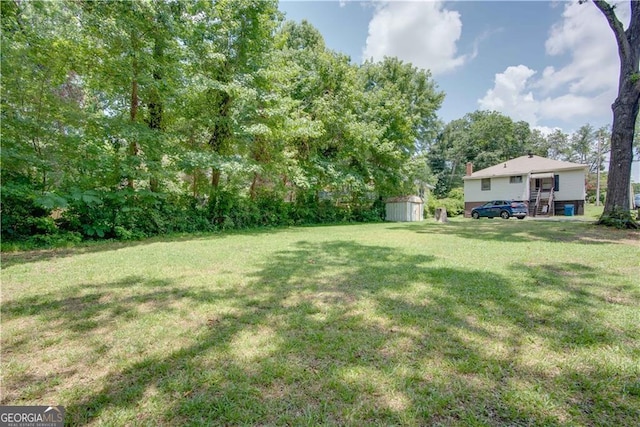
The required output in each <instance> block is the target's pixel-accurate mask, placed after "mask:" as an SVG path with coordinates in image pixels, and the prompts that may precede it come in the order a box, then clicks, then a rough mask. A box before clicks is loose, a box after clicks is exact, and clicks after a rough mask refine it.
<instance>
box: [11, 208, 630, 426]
mask: <svg viewBox="0 0 640 427" xmlns="http://www.w3.org/2000/svg"><path fill="white" fill-rule="evenodd" d="M587 219H588V218H587ZM1 315H2V394H1V402H0V403H1V404H5V405H7V404H8V405H32V404H33V405H35V404H38V405H49V404H59V405H63V406H65V407H66V410H67V421H68V422H69V423H70V424H74V425H76V424H95V425H167V426H176V425H189V424H191V425H243V424H244V425H256V424H258V425H318V424H325V425H326V424H339V425H354V426H363V425H464V426H466V425H491V426H493V425H544V426H547V425H580V426H582V425H612V426H622V425H634V424H635V423H637V421H638V419H640V327H639V325H640V234H638V233H637V232H630V231H621V230H612V229H602V228H599V227H595V226H593V225H591V224H590V223H589V222H587V221H534V220H525V221H518V220H515V219H511V220H508V221H504V220H501V219H494V220H487V219H483V220H479V221H473V220H469V219H461V218H460V219H453V220H452V221H451V222H450V223H448V224H437V223H435V222H433V221H431V220H427V221H425V222H422V223H410V224H406V223H384V224H370V225H351V226H329V227H309V228H288V229H281V230H271V231H261V232H253V233H238V234H226V235H211V236H201V237H191V238H175V239H171V240H169V239H165V240H160V239H157V240H148V241H144V242H137V243H130V244H114V243H111V244H99V245H92V246H88V247H85V248H76V249H71V250H58V251H44V252H31V253H7V254H3V259H2V308H1Z"/></svg>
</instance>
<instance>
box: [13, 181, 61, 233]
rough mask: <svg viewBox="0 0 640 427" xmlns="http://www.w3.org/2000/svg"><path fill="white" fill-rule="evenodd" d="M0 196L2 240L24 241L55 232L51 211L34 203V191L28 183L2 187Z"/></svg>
mask: <svg viewBox="0 0 640 427" xmlns="http://www.w3.org/2000/svg"><path fill="white" fill-rule="evenodd" d="M0 194H1V198H0V204H1V210H2V239H3V240H7V241H19V240H26V239H28V238H30V237H31V236H34V235H38V234H51V233H55V232H57V230H56V226H55V223H54V221H53V219H52V218H51V217H50V216H49V215H50V213H51V211H50V210H47V209H45V208H43V207H42V206H40V205H39V204H38V203H37V202H36V199H37V196H36V191H35V190H34V189H33V188H32V187H31V186H30V185H29V183H28V182H17V183H16V182H14V183H12V184H11V185H4V186H2V189H1V191H0Z"/></svg>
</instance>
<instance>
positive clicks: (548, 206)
mask: <svg viewBox="0 0 640 427" xmlns="http://www.w3.org/2000/svg"><path fill="white" fill-rule="evenodd" d="M587 170H588V166H587V165H583V164H579V163H570V162H561V161H559V160H552V159H547V158H545V157H539V156H534V155H528V156H522V157H518V158H515V159H511V160H507V161H506V162H502V163H500V164H497V165H495V166H491V167H488V168H486V169H482V170H479V171H477V172H473V165H472V164H471V163H467V175H466V176H465V177H464V178H463V179H464V215H465V216H467V217H468V216H471V209H473V208H474V207H476V206H480V205H482V204H484V203H486V202H488V201H490V200H501V199H506V200H508V199H512V200H522V201H525V202H527V203H528V206H529V215H531V216H541V215H543V216H549V215H556V214H557V215H562V214H564V212H565V209H564V206H565V205H572V206H573V213H575V214H576V215H584V201H585V195H586V174H587Z"/></svg>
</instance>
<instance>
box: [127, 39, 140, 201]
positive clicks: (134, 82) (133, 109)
mask: <svg viewBox="0 0 640 427" xmlns="http://www.w3.org/2000/svg"><path fill="white" fill-rule="evenodd" d="M131 48H132V50H133V53H132V56H133V59H132V61H131V70H132V76H131V105H130V109H129V118H130V119H131V123H135V122H136V119H137V117H138V105H139V102H140V100H139V98H138V57H137V49H138V39H137V37H136V35H135V34H134V33H133V31H131ZM137 155H138V143H137V141H135V140H132V141H130V142H129V156H130V157H132V158H133V157H135V156H137ZM133 181H134V177H133V175H129V177H128V178H127V185H128V186H129V188H131V189H132V190H133V189H134V188H135V186H134V183H133Z"/></svg>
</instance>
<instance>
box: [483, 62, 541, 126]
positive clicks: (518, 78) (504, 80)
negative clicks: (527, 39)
mask: <svg viewBox="0 0 640 427" xmlns="http://www.w3.org/2000/svg"><path fill="white" fill-rule="evenodd" d="M535 73H536V72H535V71H534V70H532V69H530V68H529V67H527V66H525V65H518V66H516V67H508V68H507V69H506V70H505V71H504V73H500V74H496V78H495V84H494V87H493V89H489V90H488V91H487V94H486V95H485V96H484V98H482V99H479V100H478V104H480V107H481V108H482V109H485V110H496V111H501V112H504V113H506V114H509V115H510V116H511V117H512V118H514V119H516V120H525V121H527V122H529V123H531V124H535V123H536V122H537V117H538V110H539V103H538V102H537V101H536V100H535V99H534V97H533V92H531V91H527V89H528V85H527V82H528V80H529V79H530V78H531V77H532V76H533V75H534V74H535Z"/></svg>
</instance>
